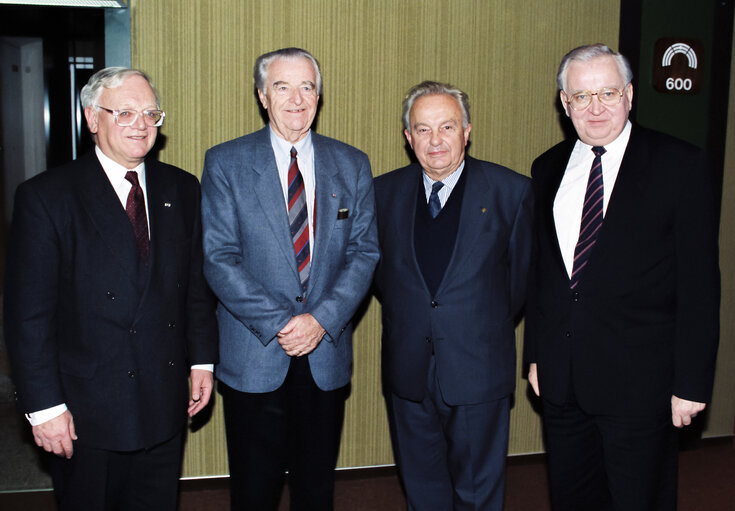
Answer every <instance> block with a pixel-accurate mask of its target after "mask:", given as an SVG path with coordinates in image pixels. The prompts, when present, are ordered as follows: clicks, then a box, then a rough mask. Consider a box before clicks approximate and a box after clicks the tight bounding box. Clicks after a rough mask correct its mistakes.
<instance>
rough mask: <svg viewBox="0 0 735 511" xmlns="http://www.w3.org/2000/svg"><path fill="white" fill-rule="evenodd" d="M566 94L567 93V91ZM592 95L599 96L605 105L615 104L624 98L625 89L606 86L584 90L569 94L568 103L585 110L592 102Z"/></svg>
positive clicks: (576, 108) (574, 107)
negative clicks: (593, 89)
mask: <svg viewBox="0 0 735 511" xmlns="http://www.w3.org/2000/svg"><path fill="white" fill-rule="evenodd" d="M564 94H565V95H566V92H565V93H564ZM592 96H597V99H598V100H599V101H600V103H602V104H603V105H605V106H615V105H617V104H618V103H620V100H621V99H623V91H621V90H618V89H614V88H612V87H606V88H604V89H598V90H596V91H591V90H583V91H580V92H577V93H575V94H572V95H571V96H569V95H567V103H568V104H569V106H571V107H572V108H573V109H574V110H577V111H579V110H584V109H585V108H587V107H588V106H590V105H591V104H592Z"/></svg>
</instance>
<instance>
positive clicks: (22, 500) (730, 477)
mask: <svg viewBox="0 0 735 511" xmlns="http://www.w3.org/2000/svg"><path fill="white" fill-rule="evenodd" d="M507 474H508V475H507V491H506V504H505V509H506V511H546V510H548V509H549V503H548V495H547V481H546V471H545V465H544V457H543V456H542V455H534V456H518V457H512V458H509V460H508V473H507ZM227 487H228V480H227V479H208V480H196V481H183V482H182V484H181V505H180V510H181V511H200V510H207V511H219V510H227V509H229V498H228V495H227ZM286 500H287V499H283V502H282V503H281V507H280V509H279V511H286V510H288V504H287V502H286ZM0 509H2V510H4V511H15V510H19V511H31V510H39V511H41V510H53V509H54V503H53V494H52V493H51V492H30V493H4V494H3V493H0ZM335 509H336V510H337V511H368V510H380V511H393V510H395V511H398V510H403V509H405V501H404V498H403V495H402V493H401V488H400V485H399V483H398V478H397V477H396V474H395V470H394V469H393V468H377V469H362V470H349V471H339V472H338V473H337V487H336V495H335ZM733 509H735V442H734V441H733V438H732V437H728V438H721V439H709V440H704V441H702V443H701V445H700V446H699V447H698V448H696V449H692V450H687V451H683V452H681V454H680V457H679V511H732V510H733Z"/></svg>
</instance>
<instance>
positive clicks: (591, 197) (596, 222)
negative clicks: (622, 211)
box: [569, 146, 605, 289]
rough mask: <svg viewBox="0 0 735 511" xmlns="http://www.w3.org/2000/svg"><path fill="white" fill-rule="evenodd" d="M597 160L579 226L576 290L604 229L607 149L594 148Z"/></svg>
mask: <svg viewBox="0 0 735 511" xmlns="http://www.w3.org/2000/svg"><path fill="white" fill-rule="evenodd" d="M592 152H594V153H595V159H594V160H593V161H592V168H591V169H590V175H589V178H588V180H587V191H586V192H585V194H584V206H583V207H582V222H581V223H580V226H579V239H578V240H577V246H576V247H574V264H573V265H572V276H571V278H570V281H569V287H570V288H571V289H574V288H575V287H577V284H579V276H580V272H581V271H582V269H583V268H584V267H585V266H587V260H588V259H589V257H590V252H591V251H592V247H593V246H594V245H595V242H596V241H597V233H598V232H599V231H600V227H602V201H603V200H604V197H605V192H604V188H603V183H602V155H603V154H605V148H604V147H600V146H595V147H593V148H592Z"/></svg>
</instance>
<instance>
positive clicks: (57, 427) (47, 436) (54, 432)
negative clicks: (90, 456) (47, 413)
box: [31, 410, 77, 459]
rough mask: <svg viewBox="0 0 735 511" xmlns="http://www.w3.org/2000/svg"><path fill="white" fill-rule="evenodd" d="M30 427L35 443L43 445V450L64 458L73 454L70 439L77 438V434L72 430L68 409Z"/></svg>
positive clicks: (72, 425)
mask: <svg viewBox="0 0 735 511" xmlns="http://www.w3.org/2000/svg"><path fill="white" fill-rule="evenodd" d="M31 429H32V431H33V439H34V440H35V441H36V445H37V446H39V447H43V450H44V451H46V452H52V453H54V454H55V455H57V456H59V457H64V458H66V459H69V458H71V457H72V454H74V444H73V443H72V440H76V439H77V434H76V432H75V431H74V419H73V418H72V416H71V412H70V411H69V410H66V411H65V412H64V413H62V414H61V415H59V416H58V417H54V418H53V419H51V420H48V421H46V422H43V423H41V424H39V425H37V426H33V427H32V428H31Z"/></svg>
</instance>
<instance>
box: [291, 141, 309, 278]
mask: <svg viewBox="0 0 735 511" xmlns="http://www.w3.org/2000/svg"><path fill="white" fill-rule="evenodd" d="M288 222H289V224H290V226H291V238H292V239H293V248H294V253H295V254H296V266H297V267H298V269H299V280H300V281H301V289H302V290H303V291H306V288H307V287H308V285H309V272H310V270H311V254H310V250H309V216H308V213H307V211H306V191H305V190H304V179H303V177H302V176H301V171H300V170H299V164H298V162H297V160H296V148H295V147H292V148H291V165H290V166H289V167H288Z"/></svg>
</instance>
